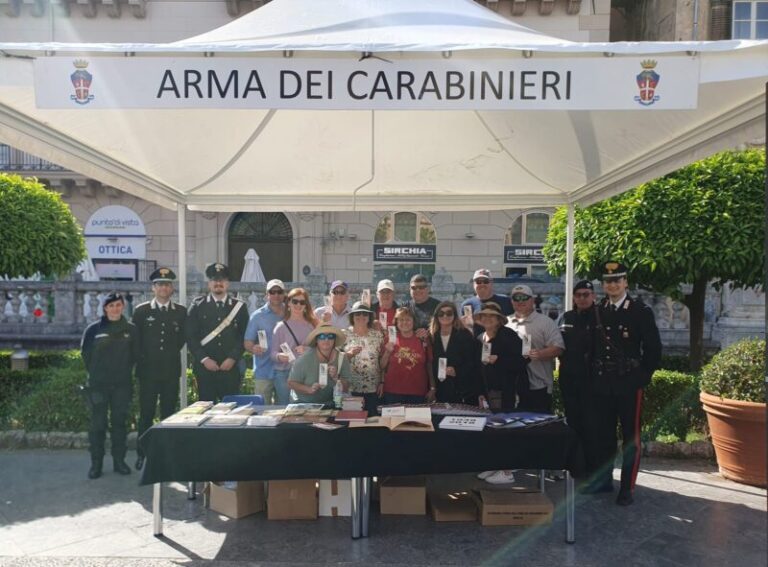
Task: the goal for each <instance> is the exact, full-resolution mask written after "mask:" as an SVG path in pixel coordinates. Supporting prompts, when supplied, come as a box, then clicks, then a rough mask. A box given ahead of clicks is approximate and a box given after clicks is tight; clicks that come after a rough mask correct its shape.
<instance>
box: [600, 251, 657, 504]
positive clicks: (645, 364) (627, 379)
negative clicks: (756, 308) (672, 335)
mask: <svg viewBox="0 0 768 567" xmlns="http://www.w3.org/2000/svg"><path fill="white" fill-rule="evenodd" d="M602 268H603V270H602V272H603V290H604V291H605V298H603V300H602V301H601V302H600V305H599V306H598V309H597V321H596V323H597V327H596V328H597V332H596V333H595V337H596V344H595V357H594V361H593V371H592V375H593V381H594V394H593V406H594V409H593V411H592V412H591V418H592V420H594V424H593V425H592V428H593V429H594V436H595V439H594V441H595V450H596V457H597V458H598V459H599V461H598V462H599V463H600V464H601V465H602V466H601V468H600V470H599V471H598V472H597V479H596V480H597V482H596V486H604V487H606V489H607V487H609V486H610V487H611V488H612V485H613V460H614V457H615V455H616V422H617V421H618V422H619V424H620V425H621V437H622V465H621V488H620V489H619V495H618V497H617V498H616V504H618V505H620V506H629V505H630V504H632V502H633V501H634V500H633V490H634V488H635V481H636V479H637V470H638V467H639V466H640V450H641V445H640V414H641V407H642V401H643V388H645V387H646V386H647V385H648V384H650V382H651V377H652V376H653V373H654V372H655V370H656V369H657V368H658V367H659V363H660V362H661V339H660V337H659V330H658V328H657V327H656V320H655V318H654V315H653V310H652V309H651V308H650V307H648V306H647V305H645V304H644V303H643V302H642V301H640V300H638V299H634V298H632V297H630V296H629V295H628V294H627V288H628V282H627V267H626V266H625V265H624V264H622V263H620V262H615V261H611V262H606V263H605V264H603V266H602Z"/></svg>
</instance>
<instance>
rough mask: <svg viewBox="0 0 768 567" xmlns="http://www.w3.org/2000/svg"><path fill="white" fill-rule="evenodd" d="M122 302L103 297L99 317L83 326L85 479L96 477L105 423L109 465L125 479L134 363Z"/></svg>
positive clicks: (132, 334) (132, 336)
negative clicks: (87, 419)
mask: <svg viewBox="0 0 768 567" xmlns="http://www.w3.org/2000/svg"><path fill="white" fill-rule="evenodd" d="M124 307H125V302H124V300H123V296H122V295H121V294H120V293H117V292H115V291H113V292H111V293H110V294H109V295H107V296H106V297H105V298H104V316H103V317H102V318H101V319H99V320H98V321H95V322H93V323H91V324H90V325H88V327H87V328H86V329H85V332H84V333H83V341H82V343H81V346H80V353H81V354H82V357H83V362H85V369H86V370H87V371H88V386H87V388H86V392H85V395H86V397H87V400H88V406H89V408H90V410H91V424H90V427H89V429H88V441H89V450H90V452H91V468H90V469H89V470H88V478H91V479H94V478H99V477H100V476H101V472H102V466H103V461H104V441H105V439H106V437H107V421H108V420H109V425H110V439H111V441H112V461H113V464H114V471H115V472H116V473H118V474H130V473H131V469H130V468H129V467H128V465H126V464H125V453H126V449H127V443H126V440H127V437H128V410H129V408H130V406H131V398H132V396H133V367H134V365H135V364H136V360H137V358H138V344H139V341H138V336H137V334H136V327H134V326H133V325H132V324H131V323H129V322H128V321H127V320H126V319H125V317H123V308H124Z"/></svg>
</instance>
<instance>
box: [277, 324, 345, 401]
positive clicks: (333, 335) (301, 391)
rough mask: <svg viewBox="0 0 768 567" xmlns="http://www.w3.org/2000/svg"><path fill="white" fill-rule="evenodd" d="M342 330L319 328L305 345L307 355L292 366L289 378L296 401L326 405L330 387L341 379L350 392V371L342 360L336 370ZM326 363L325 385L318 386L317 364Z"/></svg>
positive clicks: (320, 326)
mask: <svg viewBox="0 0 768 567" xmlns="http://www.w3.org/2000/svg"><path fill="white" fill-rule="evenodd" d="M345 341H346V339H345V338H344V331H342V330H341V329H339V328H338V327H334V326H333V325H328V324H320V325H318V326H317V327H316V328H315V330H314V331H312V332H311V333H310V334H309V336H308V337H307V340H306V341H305V343H304V344H305V345H306V346H307V347H308V348H307V350H306V352H305V353H304V354H302V355H301V357H300V358H299V359H298V360H297V361H296V362H295V363H294V364H293V367H292V368H291V373H290V374H289V376H288V386H289V387H290V388H291V389H292V390H293V391H294V392H295V393H296V397H297V399H298V401H299V402H310V403H318V404H320V403H322V404H328V403H331V402H332V401H333V387H334V385H335V384H336V381H337V380H341V383H342V386H343V388H344V390H345V391H347V390H348V389H349V382H350V380H351V379H352V372H351V370H350V367H349V361H348V360H347V359H346V357H344V358H343V359H342V360H341V367H339V351H338V349H339V348H340V347H341V346H342V345H343V344H344V342H345ZM321 364H326V365H327V366H326V368H327V384H325V385H322V384H321V383H320V370H321V368H320V365H321Z"/></svg>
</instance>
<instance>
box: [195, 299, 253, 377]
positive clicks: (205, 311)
mask: <svg viewBox="0 0 768 567" xmlns="http://www.w3.org/2000/svg"><path fill="white" fill-rule="evenodd" d="M238 302H240V300H239V299H235V298H234V297H232V296H227V298H226V299H225V300H224V305H223V306H222V307H217V306H216V302H215V301H213V299H212V296H211V295H201V296H200V297H196V298H195V299H194V300H193V301H192V305H190V307H189V313H188V314H187V346H188V347H189V352H190V353H191V354H192V365H193V368H195V369H197V368H199V367H202V361H203V359H204V358H206V357H209V358H211V359H213V360H214V361H215V362H216V363H217V364H221V363H222V362H224V360H225V359H227V358H232V359H234V360H236V361H239V360H240V358H241V357H242V356H243V337H244V336H245V329H246V327H247V326H248V308H247V307H246V306H245V304H243V305H242V306H241V307H240V310H239V311H238V312H237V315H236V316H235V318H234V320H233V321H232V323H230V325H229V326H228V327H226V328H225V329H224V330H223V331H221V333H219V334H218V335H217V336H216V337H214V338H213V340H211V341H210V342H209V343H207V344H206V345H205V346H203V345H201V344H200V341H202V340H203V339H204V338H205V337H206V336H208V334H209V333H210V332H211V331H213V330H214V329H215V328H216V327H218V325H219V323H220V322H221V321H223V320H224V319H225V318H226V317H227V316H228V315H229V313H230V312H231V311H232V309H233V308H234V307H235V304H236V303H238ZM240 303H242V302H240ZM195 371H197V370H195Z"/></svg>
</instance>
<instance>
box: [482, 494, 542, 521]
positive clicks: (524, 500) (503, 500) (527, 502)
mask: <svg viewBox="0 0 768 567" xmlns="http://www.w3.org/2000/svg"><path fill="white" fill-rule="evenodd" d="M475 499H476V501H477V505H478V508H479V509H480V523H481V524H482V525H484V526H531V525H537V524H549V523H551V522H552V512H553V509H554V507H553V505H552V501H551V500H550V499H549V498H548V497H547V495H546V494H544V493H542V492H526V491H521V490H514V489H511V490H510V489H507V490H481V491H480V494H479V495H478V494H477V493H475Z"/></svg>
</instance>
